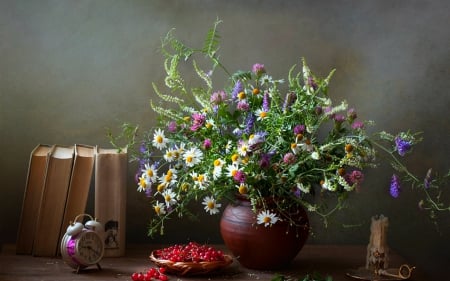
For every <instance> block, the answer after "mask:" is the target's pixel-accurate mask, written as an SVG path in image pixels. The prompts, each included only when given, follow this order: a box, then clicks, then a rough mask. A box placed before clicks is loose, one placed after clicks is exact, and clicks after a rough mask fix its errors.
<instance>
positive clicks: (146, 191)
mask: <svg viewBox="0 0 450 281" xmlns="http://www.w3.org/2000/svg"><path fill="white" fill-rule="evenodd" d="M152 193H153V190H152V189H151V188H146V189H145V196H147V197H152V196H153V194H152Z"/></svg>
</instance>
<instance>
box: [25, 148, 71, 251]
mask: <svg viewBox="0 0 450 281" xmlns="http://www.w3.org/2000/svg"><path fill="white" fill-rule="evenodd" d="M73 156H74V147H73V146H62V145H55V146H54V148H53V150H52V151H51V153H50V158H49V162H48V165H47V174H46V176H45V184H44V189H43V192H42V200H41V205H40V209H39V215H38V216H37V226H36V235H35V238H34V245H33V255H34V256H45V257H52V256H56V255H57V253H58V249H59V247H58V244H59V233H60V230H61V224H62V220H63V216H64V209H65V206H66V199H67V193H68V190H69V183H70V177H71V174H72V163H73Z"/></svg>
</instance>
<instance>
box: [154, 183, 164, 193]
mask: <svg viewBox="0 0 450 281" xmlns="http://www.w3.org/2000/svg"><path fill="white" fill-rule="evenodd" d="M165 188H166V185H165V184H163V183H160V184H158V187H157V188H156V189H157V190H158V192H163V191H164V189H165Z"/></svg>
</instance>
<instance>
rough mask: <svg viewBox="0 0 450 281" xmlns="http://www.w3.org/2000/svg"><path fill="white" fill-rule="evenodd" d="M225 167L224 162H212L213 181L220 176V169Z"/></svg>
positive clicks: (217, 160) (219, 160)
mask: <svg viewBox="0 0 450 281" xmlns="http://www.w3.org/2000/svg"><path fill="white" fill-rule="evenodd" d="M223 165H225V161H223V160H222V159H220V158H218V159H216V160H214V170H213V179H215V180H216V179H218V178H219V177H220V176H221V175H222V167H223Z"/></svg>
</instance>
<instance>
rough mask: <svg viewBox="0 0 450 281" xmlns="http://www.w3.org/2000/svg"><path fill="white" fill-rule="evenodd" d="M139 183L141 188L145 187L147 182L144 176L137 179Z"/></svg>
mask: <svg viewBox="0 0 450 281" xmlns="http://www.w3.org/2000/svg"><path fill="white" fill-rule="evenodd" d="M139 185H140V186H141V187H142V188H143V189H145V188H146V187H147V183H146V182H145V179H144V178H141V179H140V180H139Z"/></svg>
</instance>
